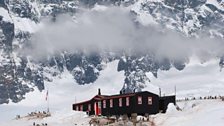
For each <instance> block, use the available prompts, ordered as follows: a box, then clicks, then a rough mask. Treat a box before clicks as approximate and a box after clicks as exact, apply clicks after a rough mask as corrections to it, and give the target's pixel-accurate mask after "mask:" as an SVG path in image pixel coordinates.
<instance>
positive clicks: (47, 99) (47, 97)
mask: <svg viewBox="0 0 224 126" xmlns="http://www.w3.org/2000/svg"><path fill="white" fill-rule="evenodd" d="M48 95H49V87H48V86H47V92H46V101H47V112H48V113H49V112H50V109H49V96H48Z"/></svg>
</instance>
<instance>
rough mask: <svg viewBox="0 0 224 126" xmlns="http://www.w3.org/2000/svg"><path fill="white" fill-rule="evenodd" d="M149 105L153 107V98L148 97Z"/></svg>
mask: <svg viewBox="0 0 224 126" xmlns="http://www.w3.org/2000/svg"><path fill="white" fill-rule="evenodd" d="M148 104H149V105H152V97H148Z"/></svg>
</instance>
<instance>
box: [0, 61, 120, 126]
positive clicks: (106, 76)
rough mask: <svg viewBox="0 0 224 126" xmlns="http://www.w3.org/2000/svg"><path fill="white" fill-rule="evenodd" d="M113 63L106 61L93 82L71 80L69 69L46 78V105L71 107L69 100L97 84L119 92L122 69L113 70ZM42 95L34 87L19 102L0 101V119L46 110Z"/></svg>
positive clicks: (107, 91) (91, 92)
mask: <svg viewBox="0 0 224 126" xmlns="http://www.w3.org/2000/svg"><path fill="white" fill-rule="evenodd" d="M117 64H118V61H114V62H112V63H109V64H108V65H107V67H106V68H105V70H103V71H102V73H101V74H102V75H101V76H100V78H99V79H98V80H97V81H96V82H95V83H93V84H89V85H78V84H74V83H76V82H75V81H74V79H73V76H72V75H71V74H70V73H69V72H64V73H63V74H61V76H60V78H54V80H53V82H46V83H45V84H46V85H45V86H46V87H47V89H48V91H49V93H48V94H49V95H48V98H49V106H50V109H51V110H52V111H59V110H61V109H64V108H66V109H68V110H71V109H72V108H71V107H72V104H73V103H75V102H81V101H83V100H87V99H90V98H92V97H93V96H94V95H96V94H97V93H98V88H101V93H102V94H105V95H110V94H117V93H119V90H120V89H121V88H122V85H121V84H122V83H123V80H124V75H123V74H124V73H123V72H117V71H116V67H117ZM45 97H46V90H45V91H43V92H39V91H38V90H35V91H34V92H32V93H29V94H27V95H26V99H25V100H23V101H21V102H19V103H10V104H3V105H0V112H1V113H0V117H1V118H0V122H1V121H3V120H10V119H12V118H14V117H15V116H16V115H18V114H20V115H26V114H27V113H28V112H33V111H39V110H40V111H43V110H46V109H47V101H46V100H45ZM3 115H4V116H3ZM1 126H2V125H1Z"/></svg>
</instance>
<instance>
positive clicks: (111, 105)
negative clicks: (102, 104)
mask: <svg viewBox="0 0 224 126" xmlns="http://www.w3.org/2000/svg"><path fill="white" fill-rule="evenodd" d="M110 107H111V108H112V107H113V99H110Z"/></svg>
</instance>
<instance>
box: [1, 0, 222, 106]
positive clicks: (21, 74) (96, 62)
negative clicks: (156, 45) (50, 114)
mask: <svg viewBox="0 0 224 126" xmlns="http://www.w3.org/2000/svg"><path fill="white" fill-rule="evenodd" d="M112 6H119V7H121V8H124V9H125V10H128V11H129V12H130V14H131V15H132V16H133V20H134V22H135V23H136V25H137V26H139V27H144V26H146V27H147V26H148V25H159V26H160V27H162V29H170V30H172V31H176V32H178V33H179V34H181V35H183V36H186V37H190V38H200V37H203V36H202V35H201V34H203V35H206V36H210V37H211V38H218V39H221V40H222V39H223V38H224V27H223V22H224V15H223V14H224V1H222V0H19V1H18V0H2V1H0V63H1V65H0V104H2V103H9V102H10V101H11V102H19V101H21V100H22V99H24V98H25V94H26V93H28V92H31V91H34V90H37V89H38V90H39V91H43V90H44V89H45V86H44V83H49V82H51V83H54V79H55V77H57V78H62V76H61V75H63V73H64V72H68V73H69V74H71V75H72V77H73V78H74V85H75V84H76V83H78V84H80V85H84V84H94V83H96V82H97V80H98V79H99V78H100V77H101V76H103V73H102V70H104V69H105V68H106V67H108V66H107V64H108V63H110V62H112V61H114V60H119V62H118V65H117V71H118V72H119V71H124V73H123V76H124V78H123V80H122V83H121V87H120V88H121V90H122V91H124V92H132V91H133V90H138V91H140V90H142V89H144V88H145V87H146V85H147V84H148V83H149V82H150V78H149V77H148V76H147V74H148V73H149V72H150V73H152V74H153V76H155V77H157V76H158V71H160V70H165V71H167V70H170V69H171V68H172V67H174V68H176V69H178V70H183V69H184V68H185V66H186V64H187V63H188V62H189V57H182V58H181V60H173V59H163V60H157V57H156V56H155V55H154V54H152V53H144V54H139V53H136V54H135V53H131V54H128V53H124V52H118V53H117V52H116V53H115V52H110V51H102V52H100V53H98V52H96V53H91V55H87V54H86V53H85V50H79V51H67V50H63V51H60V52H58V53H56V54H54V55H50V54H49V55H48V54H46V55H47V56H46V57H45V58H43V59H41V60H36V57H32V55H29V54H26V55H24V54H23V53H22V52H21V50H26V49H27V48H29V49H32V48H34V47H32V46H33V45H32V44H31V41H32V37H33V36H35V35H36V33H37V32H38V30H39V29H41V27H43V26H42V25H43V24H42V21H43V20H45V19H49V18H50V19H51V22H52V23H55V22H57V19H58V16H60V14H65V13H66V14H69V15H71V16H73V17H76V14H77V13H79V12H82V11H84V9H83V8H88V9H89V10H90V11H97V10H99V9H100V7H112ZM100 11H102V9H100ZM74 20H75V19H74ZM42 46H45V45H42ZM218 58H220V63H219V64H220V67H223V66H224V58H223V57H222V56H220V55H219V56H218ZM217 65H218V64H217ZM105 83H106V84H110V83H111V82H105ZM122 84H124V85H122Z"/></svg>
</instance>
